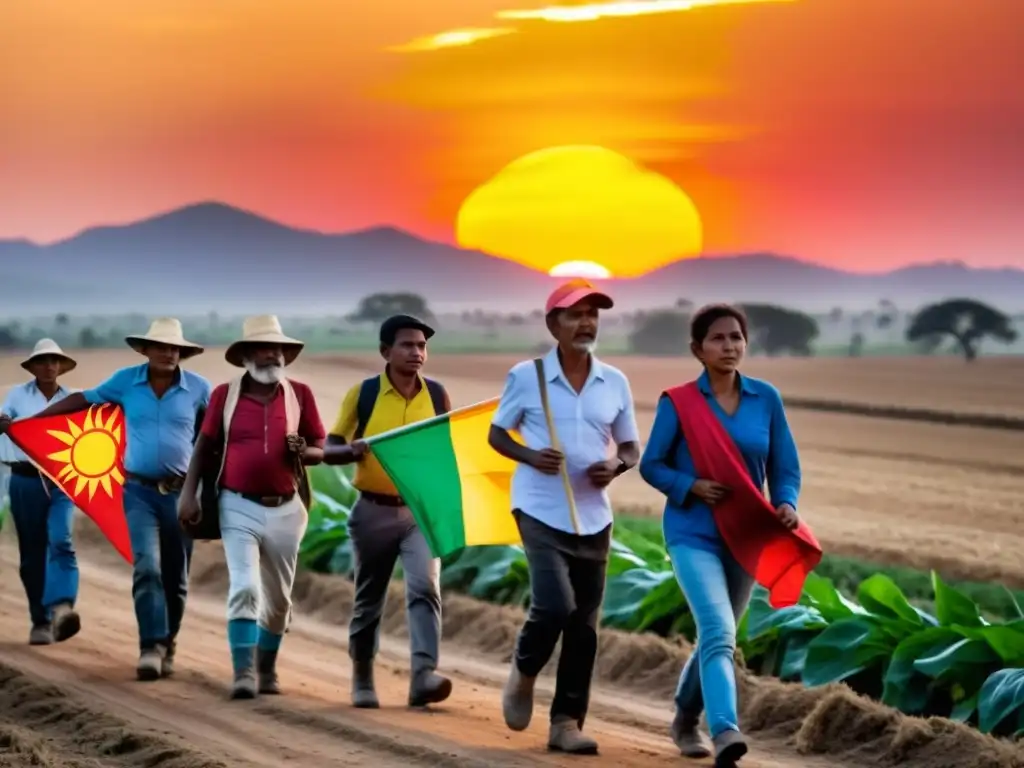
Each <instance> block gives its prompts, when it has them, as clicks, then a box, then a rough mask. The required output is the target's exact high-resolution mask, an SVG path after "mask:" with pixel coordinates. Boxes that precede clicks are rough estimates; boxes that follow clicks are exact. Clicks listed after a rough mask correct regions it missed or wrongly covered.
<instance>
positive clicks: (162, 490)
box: [156, 480, 171, 496]
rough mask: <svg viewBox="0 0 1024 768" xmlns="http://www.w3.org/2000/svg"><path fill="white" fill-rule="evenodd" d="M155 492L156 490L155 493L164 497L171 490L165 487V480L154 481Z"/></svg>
mask: <svg viewBox="0 0 1024 768" xmlns="http://www.w3.org/2000/svg"><path fill="white" fill-rule="evenodd" d="M156 490H157V493H159V494H160V495H161V496H166V495H168V494H169V493H170V492H171V490H170V489H169V488H168V487H167V481H166V480H157V481H156Z"/></svg>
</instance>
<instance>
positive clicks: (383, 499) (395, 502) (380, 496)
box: [359, 491, 405, 507]
mask: <svg viewBox="0 0 1024 768" xmlns="http://www.w3.org/2000/svg"><path fill="white" fill-rule="evenodd" d="M359 495H360V496H361V497H363V498H364V499H366V500H367V501H368V502H370V503H371V504H379V505H380V506H382V507H404V506H405V499H403V498H402V497H401V496H394V495H392V494H390V493H373V492H372V491H360V492H359Z"/></svg>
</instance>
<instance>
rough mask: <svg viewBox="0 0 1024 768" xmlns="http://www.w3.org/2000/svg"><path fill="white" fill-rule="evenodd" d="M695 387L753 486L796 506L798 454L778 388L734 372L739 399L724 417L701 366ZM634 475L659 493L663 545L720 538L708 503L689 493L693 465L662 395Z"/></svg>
mask: <svg viewBox="0 0 1024 768" xmlns="http://www.w3.org/2000/svg"><path fill="white" fill-rule="evenodd" d="M697 387H698V388H699V389H700V391H701V394H703V395H704V398H705V399H706V400H707V402H708V405H709V406H710V407H711V411H712V412H713V413H714V414H715V416H716V417H717V418H718V420H719V421H720V422H721V423H722V426H723V427H725V431H726V432H728V433H729V437H731V438H732V441H733V442H734V443H735V444H736V447H737V448H738V449H739V452H740V454H741V455H742V456H743V463H744V464H745V465H746V467H747V472H748V473H749V474H750V479H751V480H753V481H754V485H755V486H756V487H758V488H760V489H762V491H763V490H764V487H765V483H767V484H768V491H769V495H770V499H771V503H772V505H773V506H775V507H778V506H779V505H780V504H784V503H785V504H790V505H792V506H793V508H794V509H796V506H797V499H798V498H799V496H800V482H801V477H800V458H799V455H798V454H797V449H796V442H795V441H794V439H793V433H792V432H791V431H790V428H789V422H788V421H787V419H786V410H785V408H784V407H783V405H782V396H781V395H780V394H779V390H777V389H776V388H775V387H774V386H773V385H771V384H769V383H768V382H767V381H762V380H761V379H755V378H752V377H750V376H740V404H739V407H738V408H737V410H736V412H735V413H734V414H733V415H732V416H729V415H728V414H727V413H726V412H725V411H724V410H723V409H722V406H720V405H719V404H718V401H717V400H715V396H714V395H713V394H712V392H711V384H710V382H709V381H708V375H707V372H706V371H705V372H704V373H702V374H701V375H700V377H699V378H698V379H697ZM640 475H641V477H643V479H644V480H646V481H647V483H648V484H649V485H651V486H653V487H654V488H657V489H658V490H659V491H661V492H662V493H663V494H665V498H666V501H665V517H664V520H663V524H662V527H663V530H664V534H665V543H666V544H667V545H668V546H673V545H675V544H686V545H689V546H694V547H697V548H701V549H710V550H715V549H716V548H717V547H718V545H719V544H720V543H721V539H720V536H719V533H718V526H717V525H716V524H715V518H714V515H713V514H712V512H711V508H710V507H709V506H708V505H707V504H706V503H704V502H703V501H701V500H700V499H698V498H697V497H696V496H692V495H690V489H691V488H692V487H693V484H694V483H695V482H696V481H697V480H698V479H699V478H698V476H697V469H696V468H695V467H694V464H693V457H692V456H691V455H690V449H689V447H688V446H687V444H686V438H685V437H684V436H683V431H682V428H681V427H680V425H679V416H678V415H677V414H676V409H675V406H674V405H673V404H672V401H671V400H670V399H669V398H668V397H666V396H662V398H661V399H660V400H659V401H658V410H657V412H656V413H655V416H654V424H653V426H652V427H651V436H650V439H649V440H648V441H647V445H646V446H645V447H644V452H643V456H641V458H640ZM703 479H711V478H703Z"/></svg>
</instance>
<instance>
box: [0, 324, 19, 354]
mask: <svg viewBox="0 0 1024 768" xmlns="http://www.w3.org/2000/svg"><path fill="white" fill-rule="evenodd" d="M16 346H18V337H17V336H16V335H15V333H14V331H12V330H11V327H10V326H9V325H4V326H0V349H14V348H15V347H16Z"/></svg>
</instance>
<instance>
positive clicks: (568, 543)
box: [489, 280, 640, 754]
mask: <svg viewBox="0 0 1024 768" xmlns="http://www.w3.org/2000/svg"><path fill="white" fill-rule="evenodd" d="M611 308H612V300H611V298H609V297H608V296H607V295H606V294H604V293H602V292H600V291H598V290H597V289H596V288H595V287H594V286H593V285H591V284H590V283H589V282H587V281H586V280H572V281H569V282H567V283H565V284H563V285H560V286H559V287H558V288H556V289H555V290H554V291H553V292H552V294H551V295H550V297H549V298H548V301H547V306H546V309H545V312H546V321H547V326H548V330H549V331H550V332H551V335H552V336H553V337H554V339H555V341H556V342H557V343H556V346H555V347H554V349H552V350H551V352H549V353H548V354H547V355H546V356H545V357H544V358H538V359H537V360H533V361H530V362H523V363H519V364H517V365H516V366H514V367H513V368H512V370H511V371H510V372H509V374H508V378H507V379H506V382H505V389H504V391H503V392H502V395H501V402H500V403H499V405H498V409H497V411H496V412H495V414H494V419H493V421H492V425H491V433H490V440H489V442H490V444H491V447H493V448H494V449H495V450H496V451H497V452H498V453H500V454H502V455H503V456H506V457H508V458H510V459H512V460H514V461H516V462H519V464H518V466H517V467H516V471H515V473H514V475H513V478H512V507H513V509H512V513H513V515H514V516H515V518H516V523H517V524H518V526H519V532H520V535H521V536H522V540H523V548H524V550H525V552H526V558H527V563H528V567H529V571H530V610H529V615H528V617H527V619H526V623H525V625H524V626H523V628H522V630H521V632H520V633H519V638H518V641H517V643H516V649H515V654H514V656H513V659H512V664H511V672H510V675H509V679H508V683H507V684H506V686H505V691H504V695H503V699H502V709H503V712H504V716H505V723H506V724H507V725H508V727H509V728H511V729H512V730H516V731H521V730H525V729H526V727H527V726H528V725H529V724H530V719H531V717H532V715H533V689H534V683H535V682H536V679H537V675H538V674H539V673H540V671H541V669H542V668H543V667H544V665H545V664H547V662H548V660H549V659H550V658H551V655H552V654H553V653H554V649H555V644H556V642H557V641H558V638H559V636H561V639H562V651H561V656H560V658H559V660H558V672H557V677H556V681H555V697H554V700H553V701H552V703H551V725H550V734H549V738H548V746H549V748H551V749H555V750H560V751H563V752H570V753H574V754H596V752H597V742H596V741H594V740H593V739H592V738H590V737H589V736H586V735H584V734H583V733H582V732H581V729H582V728H583V721H584V718H585V717H586V714H587V707H588V704H589V700H590V681H591V677H592V675H593V669H594V661H595V660H596V658H597V622H598V616H599V614H600V610H601V601H602V599H603V597H604V584H605V570H606V568H607V565H608V553H609V549H610V547H611V530H612V510H611V505H610V503H609V500H608V493H607V490H606V489H607V487H608V485H609V483H611V481H612V480H613V479H614V478H616V477H618V476H619V475H621V474H622V473H623V472H625V471H626V470H628V469H630V468H632V467H634V466H636V464H637V462H638V461H639V459H640V441H639V436H638V434H637V426H636V417H635V415H634V409H633V397H632V394H631V392H630V388H629V382H628V381H627V380H626V377H625V375H624V374H623V373H622V372H621V371H620V370H618V369H617V368H613V367H612V366H610V365H608V364H607V363H603V362H601V361H599V360H598V359H597V358H596V357H595V356H594V354H593V353H594V349H595V346H596V342H597V328H598V314H599V311H600V310H606V309H611ZM510 430H517V431H518V432H519V434H520V435H521V436H522V438H523V440H524V442H525V445H524V444H522V443H519V442H517V441H516V440H515V439H513V438H512V436H511V435H510V434H509V432H510ZM612 443H614V444H615V447H616V455H615V457H614V458H609V457H608V454H609V450H610V448H611V445H612Z"/></svg>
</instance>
